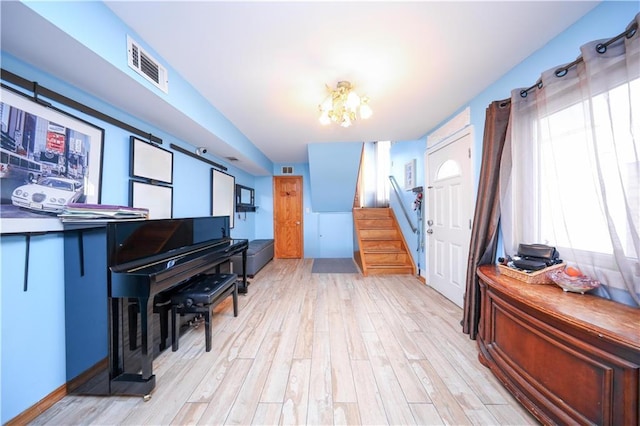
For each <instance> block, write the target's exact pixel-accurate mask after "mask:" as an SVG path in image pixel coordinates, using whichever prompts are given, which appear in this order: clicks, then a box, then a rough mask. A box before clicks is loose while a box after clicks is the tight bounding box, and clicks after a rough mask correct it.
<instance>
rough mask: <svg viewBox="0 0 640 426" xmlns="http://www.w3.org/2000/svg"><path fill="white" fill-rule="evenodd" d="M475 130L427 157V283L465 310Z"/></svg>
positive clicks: (456, 137)
mask: <svg viewBox="0 0 640 426" xmlns="http://www.w3.org/2000/svg"><path fill="white" fill-rule="evenodd" d="M471 139H472V136H471V131H470V129H468V130H464V131H463V132H462V133H461V134H459V135H454V136H453V137H451V138H450V140H448V141H445V142H443V144H441V145H439V146H437V147H436V148H434V149H432V150H429V151H428V152H427V154H426V156H427V160H426V164H427V178H426V182H427V217H426V223H425V228H426V238H427V239H428V240H429V241H428V251H429V253H428V260H429V263H428V269H429V274H428V280H427V284H428V285H430V286H432V287H433V288H435V289H436V290H437V291H439V292H440V293H442V294H443V295H444V296H445V297H446V298H447V299H449V300H451V301H452V302H453V303H455V304H456V305H458V306H460V307H462V305H463V300H464V292H465V281H466V280H465V277H466V272H467V259H468V257H469V240H470V238H471V220H472V208H471V204H472V200H473V196H472V193H471Z"/></svg>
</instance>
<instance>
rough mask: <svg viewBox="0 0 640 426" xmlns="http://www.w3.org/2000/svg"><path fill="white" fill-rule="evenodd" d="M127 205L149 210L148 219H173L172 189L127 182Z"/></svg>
mask: <svg viewBox="0 0 640 426" xmlns="http://www.w3.org/2000/svg"><path fill="white" fill-rule="evenodd" d="M129 185H130V187H129V205H130V206H131V207H137V208H145V209H148V210H149V219H171V218H172V217H173V188H172V187H170V186H166V185H153V184H151V183H147V182H141V181H137V180H133V179H132V180H130V181H129Z"/></svg>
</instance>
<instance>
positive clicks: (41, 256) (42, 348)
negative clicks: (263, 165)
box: [0, 52, 273, 423]
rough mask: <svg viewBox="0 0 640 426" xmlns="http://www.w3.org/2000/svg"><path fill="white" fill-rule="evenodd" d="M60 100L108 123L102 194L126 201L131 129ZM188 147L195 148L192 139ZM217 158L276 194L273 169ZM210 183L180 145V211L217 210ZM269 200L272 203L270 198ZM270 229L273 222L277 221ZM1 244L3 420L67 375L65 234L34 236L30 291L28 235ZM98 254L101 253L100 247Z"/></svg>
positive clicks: (26, 72)
mask: <svg viewBox="0 0 640 426" xmlns="http://www.w3.org/2000/svg"><path fill="white" fill-rule="evenodd" d="M0 59H1V60H2V67H3V68H4V69H7V70H9V71H11V72H13V73H15V74H18V75H20V76H22V77H25V78H27V79H29V80H33V81H38V82H39V83H40V84H42V85H43V86H45V87H48V88H50V89H52V90H55V91H57V92H60V93H63V94H65V95H66V96H68V97H71V98H73V99H76V100H79V101H81V102H84V103H86V104H90V105H92V107H94V108H95V109H97V110H99V111H108V113H109V114H110V115H112V116H115V117H116V118H118V119H120V120H121V121H123V122H126V123H128V124H131V125H133V126H136V127H138V128H140V129H145V130H147V131H149V132H150V133H153V134H154V135H156V136H158V137H160V138H162V139H163V140H164V141H165V144H164V145H168V143H169V141H170V142H171V143H175V144H177V145H180V146H183V147H190V145H189V144H188V142H186V141H181V140H178V139H177V138H175V137H173V136H172V135H170V134H167V133H165V132H163V131H162V130H160V129H157V128H154V127H152V126H150V125H148V124H147V123H144V122H141V121H140V120H138V119H137V118H135V117H132V116H130V115H128V114H127V113H125V112H123V111H116V110H114V109H113V108H112V107H111V106H109V105H106V104H103V103H102V102H101V101H100V100H98V99H95V98H93V97H91V96H90V95H87V94H86V93H82V92H79V91H77V90H76V89H74V88H73V87H72V86H70V85H68V84H67V83H65V82H63V81H60V80H58V79H56V78H55V77H53V76H51V75H48V74H46V73H44V72H42V71H40V70H36V69H34V68H32V67H30V66H29V65H27V64H24V63H22V62H20V61H19V60H17V59H16V58H14V57H12V56H11V55H8V54H6V53H4V52H3V53H2V56H1V58H0ZM56 106H58V107H59V108H60V109H62V110H65V111H68V112H70V113H71V114H73V115H75V116H77V117H79V118H82V119H85V120H87V121H88V122H90V123H93V124H95V125H96V126H98V127H101V128H103V129H104V130H105V140H104V146H103V148H104V152H103V157H104V159H103V162H104V165H103V170H102V191H101V194H102V195H101V202H102V203H103V204H118V205H127V204H128V202H129V150H130V147H129V137H130V136H131V134H130V133H128V132H126V131H124V130H122V129H120V128H117V127H114V126H112V125H110V124H107V123H104V122H101V121H99V120H96V119H95V118H93V117H88V116H85V115H83V114H80V113H78V112H77V111H72V110H70V109H69V108H67V107H65V106H62V105H56ZM165 148H168V146H165ZM190 148H191V149H193V147H190ZM214 161H216V162H218V163H220V164H223V165H225V166H227V167H228V168H229V170H228V173H230V174H232V175H234V176H235V178H236V183H240V184H243V185H246V186H249V187H254V185H255V184H256V182H257V181H260V182H263V183H262V186H263V187H267V186H269V191H268V194H269V197H270V194H271V188H270V182H271V177H259V178H256V177H254V176H252V175H249V174H247V173H246V172H244V171H242V170H239V169H237V168H235V167H233V165H232V164H229V163H227V162H226V161H225V160H223V159H215V158H214ZM270 167H271V166H270ZM265 181H268V182H269V185H266V184H265V183H264V182H265ZM210 185H211V166H210V165H208V164H206V163H204V162H202V161H199V160H197V159H194V158H191V157H188V156H186V155H183V154H181V153H179V152H175V153H174V184H173V188H174V192H173V193H174V202H173V215H174V217H192V216H208V215H209V214H210V212H211V186H210ZM260 191H261V188H258V190H257V192H256V193H257V196H258V200H260V201H259V202H261V199H262V198H263V197H265V195H266V194H261V193H260ZM264 204H265V205H269V206H270V205H271V201H268V202H264ZM261 213H262V212H261ZM255 215H256V214H255V213H247V215H246V218H245V216H244V214H242V216H241V217H240V218H238V216H236V224H235V228H234V229H232V230H231V235H232V236H233V237H236V238H248V239H253V238H256V229H257V227H256V225H255V223H256V216H255ZM269 222H270V220H269ZM267 229H269V228H267ZM270 229H271V230H272V226H271V228H270ZM267 232H268V231H267ZM259 234H260V236H261V237H263V238H272V236H273V233H272V231H271V233H266V234H265V232H264V229H263V228H261V229H260V233H259ZM0 250H1V252H2V269H1V270H0V281H1V283H2V285H1V289H0V295H1V298H0V303H1V305H0V321H1V322H0V326H1V327H2V334H1V337H0V345H1V347H2V358H1V360H0V370H1V375H0V380H1V382H0V386H1V388H0V395H1V396H2V400H1V404H0V406H1V413H0V414H1V416H2V417H1V422H2V423H4V422H6V421H8V420H10V419H11V418H13V417H15V416H16V415H18V414H20V413H21V412H22V411H24V410H26V409H27V408H29V407H31V406H32V405H33V404H35V403H36V402H38V401H39V400H40V399H42V398H44V397H45V396H47V395H48V394H49V393H51V392H52V391H54V390H55V389H57V388H58V387H59V386H61V385H63V384H64V383H65V382H66V361H65V312H64V307H65V300H64V288H65V287H64V285H65V275H64V272H65V271H64V256H63V253H64V238H63V236H62V235H61V234H49V235H41V236H34V237H32V239H31V244H30V255H29V262H30V268H29V280H28V283H27V284H28V291H27V292H24V291H23V283H24V264H25V252H26V243H25V237H24V236H7V235H3V236H2V237H1V238H0ZM88 256H90V254H88ZM96 256H98V257H99V256H100V254H96ZM88 261H91V259H88ZM103 278H104V280H103V282H98V283H96V285H102V286H104V287H105V288H106V276H105V277H103ZM25 307H28V309H25Z"/></svg>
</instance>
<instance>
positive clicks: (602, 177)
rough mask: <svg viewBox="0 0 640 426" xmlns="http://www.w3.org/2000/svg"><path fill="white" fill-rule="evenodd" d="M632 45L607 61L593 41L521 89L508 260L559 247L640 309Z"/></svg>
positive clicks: (507, 207) (512, 148) (509, 176)
mask: <svg viewBox="0 0 640 426" xmlns="http://www.w3.org/2000/svg"><path fill="white" fill-rule="evenodd" d="M635 37H636V38H637V35H636V36H635ZM633 42H635V43H636V44H637V41H633V40H631V41H629V40H627V39H625V41H624V42H619V43H618V44H617V45H614V44H611V45H609V46H608V48H607V49H605V51H604V53H606V54H604V53H603V52H602V51H599V50H597V49H596V48H595V46H596V45H597V42H592V43H590V44H587V45H586V46H583V48H582V52H583V61H582V62H580V63H578V64H577V65H574V66H572V67H571V68H569V69H568V71H567V72H566V73H556V70H555V69H552V70H549V71H546V72H545V73H543V75H542V78H541V81H542V85H541V86H539V87H538V88H536V89H535V90H533V91H531V92H528V93H527V94H526V95H525V96H521V95H520V91H519V90H516V91H514V93H513V95H512V99H511V103H512V109H511V117H510V129H511V132H510V135H509V137H510V138H508V143H507V145H506V146H505V151H504V154H503V159H502V165H501V182H500V190H501V212H502V213H501V223H502V230H503V235H504V241H505V251H506V252H507V254H514V253H515V251H516V250H517V245H518V244H519V243H545V244H549V245H552V246H555V247H556V248H558V250H559V252H560V256H561V257H562V258H563V259H564V260H565V261H567V263H569V264H573V265H577V266H578V267H579V268H580V269H581V270H582V272H583V273H585V274H587V275H589V276H591V277H593V278H596V279H598V280H599V281H600V282H602V283H603V284H605V285H607V286H608V287H609V288H617V289H622V290H625V291H626V292H627V293H628V296H629V297H630V298H631V299H633V300H634V301H635V302H636V303H637V304H638V305H640V272H639V271H640V262H639V260H638V258H639V254H640V137H639V136H640V56H639V55H638V54H637V53H635V54H631V55H630V57H628V58H627V57H625V47H626V46H627V45H628V44H631V43H633ZM635 49H637V47H635ZM600 50H601V49H600ZM630 304H631V303H630Z"/></svg>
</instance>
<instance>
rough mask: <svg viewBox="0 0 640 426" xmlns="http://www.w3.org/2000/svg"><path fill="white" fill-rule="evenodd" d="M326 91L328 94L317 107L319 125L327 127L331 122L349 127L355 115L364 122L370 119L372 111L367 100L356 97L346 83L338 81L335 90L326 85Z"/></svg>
mask: <svg viewBox="0 0 640 426" xmlns="http://www.w3.org/2000/svg"><path fill="white" fill-rule="evenodd" d="M327 90H328V91H329V94H328V95H327V97H326V99H325V100H324V101H323V102H322V103H321V104H320V105H319V109H320V123H322V124H324V125H327V124H329V123H331V122H332V121H333V122H334V123H338V124H339V125H341V126H342V127H349V126H351V124H353V122H354V121H355V120H356V116H357V115H359V116H360V118H362V119H365V120H366V119H367V118H369V117H371V114H372V113H373V111H371V107H369V104H368V102H369V98H367V97H366V96H358V94H357V93H356V92H354V91H353V87H352V86H351V83H349V82H348V81H339V82H338V84H337V86H336V89H335V90H334V89H332V88H331V87H329V86H328V85H327Z"/></svg>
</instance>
